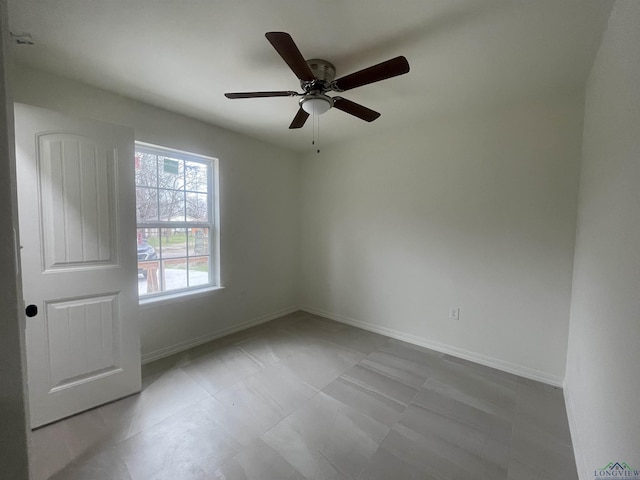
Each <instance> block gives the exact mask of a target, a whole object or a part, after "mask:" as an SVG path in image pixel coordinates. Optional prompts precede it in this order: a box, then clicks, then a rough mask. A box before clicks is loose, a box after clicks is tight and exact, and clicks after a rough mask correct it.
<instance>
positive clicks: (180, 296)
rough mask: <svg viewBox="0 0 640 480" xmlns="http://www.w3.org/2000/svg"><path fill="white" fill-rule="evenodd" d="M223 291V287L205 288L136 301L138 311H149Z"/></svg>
mask: <svg viewBox="0 0 640 480" xmlns="http://www.w3.org/2000/svg"><path fill="white" fill-rule="evenodd" d="M219 290H224V286H218V287H207V288H202V289H199V290H191V291H188V292H179V293H173V294H172V293H168V294H166V295H161V296H158V297H151V298H141V299H139V300H138V306H139V310H149V309H151V308H157V307H161V306H163V305H168V304H174V303H181V302H190V301H191V300H194V299H196V298H200V297H206V296H208V295H210V294H211V293H213V292H217V291H219Z"/></svg>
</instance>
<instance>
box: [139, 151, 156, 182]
mask: <svg viewBox="0 0 640 480" xmlns="http://www.w3.org/2000/svg"><path fill="white" fill-rule="evenodd" d="M157 182H158V165H157V157H156V156H155V155H153V154H151V153H141V152H136V185H139V186H142V187H155V186H157Z"/></svg>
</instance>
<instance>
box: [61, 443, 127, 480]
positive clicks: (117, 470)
mask: <svg viewBox="0 0 640 480" xmlns="http://www.w3.org/2000/svg"><path fill="white" fill-rule="evenodd" d="M52 480H131V476H130V475H129V472H128V470H127V467H126V465H125V464H124V462H123V461H122V458H120V456H119V455H118V454H117V453H116V451H115V448H114V447H110V448H108V449H105V450H101V451H98V452H95V453H93V454H90V455H86V457H80V458H78V459H76V460H75V461H74V462H72V463H71V464H70V465H68V466H67V467H66V468H65V469H64V470H62V471H60V472H58V473H57V474H56V475H54V476H53V477H52Z"/></svg>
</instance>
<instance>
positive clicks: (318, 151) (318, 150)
mask: <svg viewBox="0 0 640 480" xmlns="http://www.w3.org/2000/svg"><path fill="white" fill-rule="evenodd" d="M317 147H318V149H317V150H316V153H320V117H318V145H317Z"/></svg>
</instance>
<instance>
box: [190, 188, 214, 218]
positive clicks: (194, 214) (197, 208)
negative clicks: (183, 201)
mask: <svg viewBox="0 0 640 480" xmlns="http://www.w3.org/2000/svg"><path fill="white" fill-rule="evenodd" d="M208 203H209V199H208V197H207V194H206V193H187V221H194V222H207V221H208V220H209V205H208Z"/></svg>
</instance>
